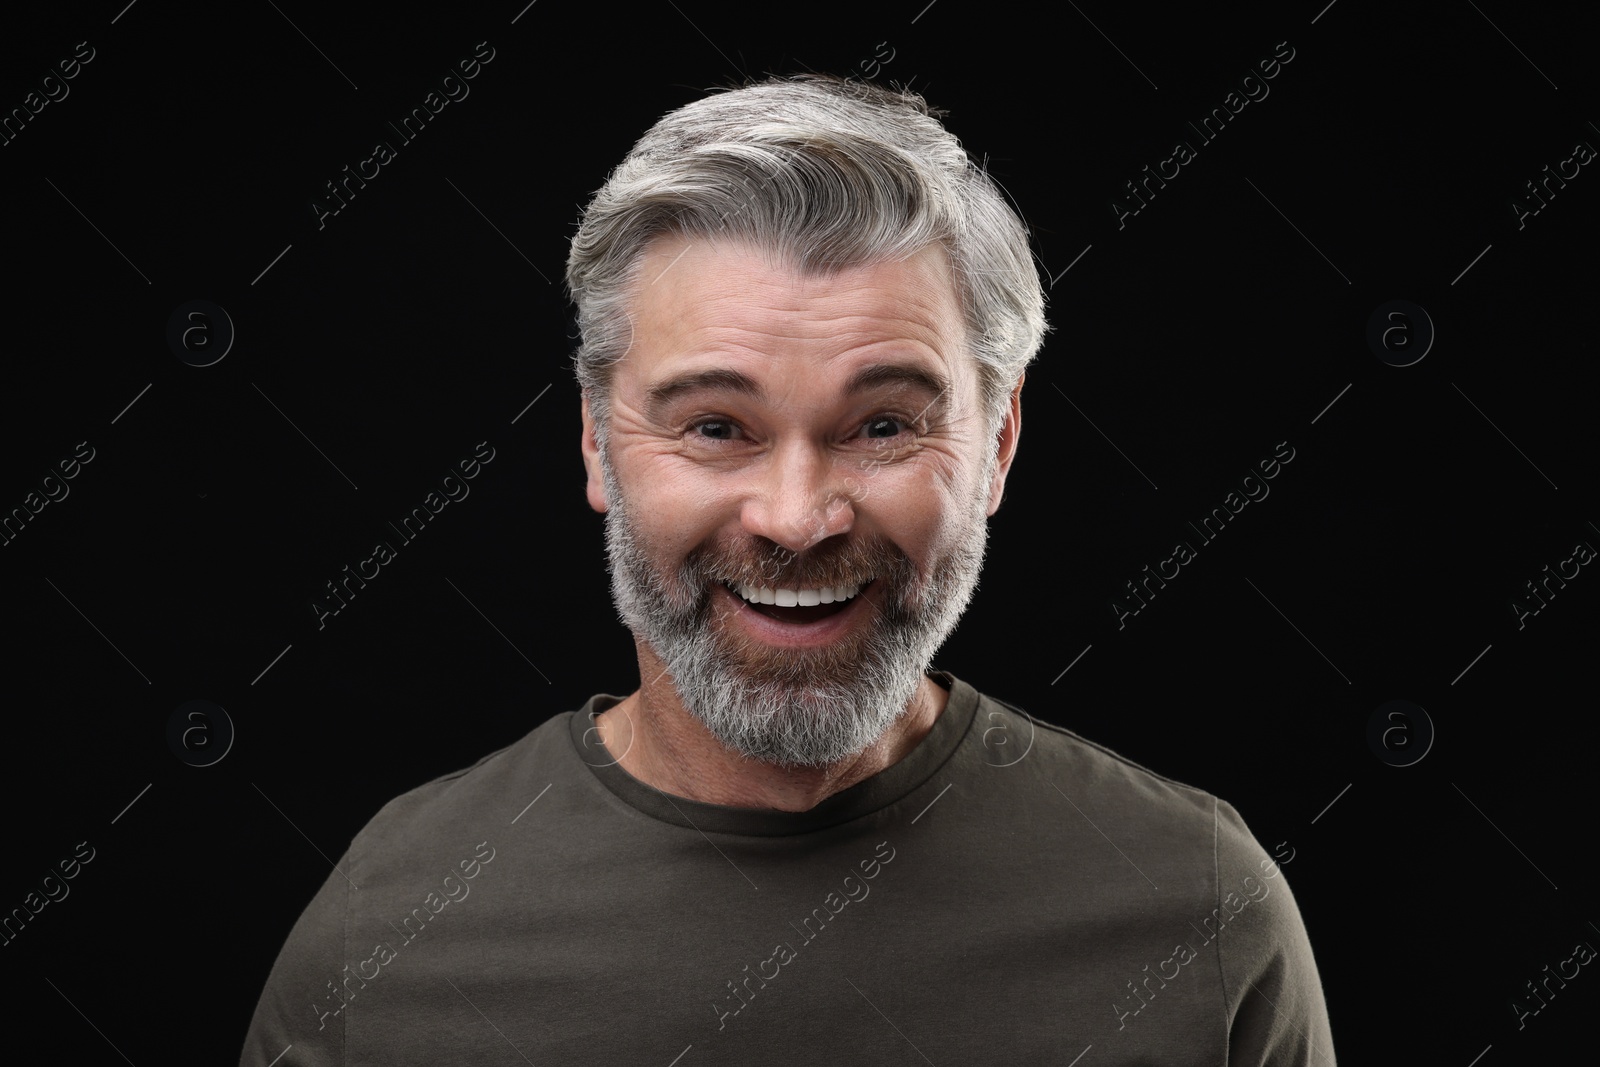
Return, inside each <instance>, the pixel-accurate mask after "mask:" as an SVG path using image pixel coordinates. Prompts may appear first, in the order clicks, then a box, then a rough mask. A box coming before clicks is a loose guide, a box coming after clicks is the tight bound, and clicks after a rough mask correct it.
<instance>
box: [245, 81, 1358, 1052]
mask: <svg viewBox="0 0 1600 1067" xmlns="http://www.w3.org/2000/svg"><path fill="white" fill-rule="evenodd" d="M568 283H569V286H570V288H571V290H572V293H573V296H574V299H575V300H576V302H577V305H578V312H579V325H580V327H581V330H582V335H583V340H582V346H581V348H580V350H579V352H578V356H577V369H578V378H579V383H580V385H581V387H582V394H583V403H582V415H583V436H582V455H583V461H584V465H585V468H586V470H587V474H588V499H589V503H590V504H591V506H593V507H594V508H595V509H597V510H599V511H601V512H604V513H605V516H606V541H607V549H608V552H609V556H610V561H611V574H612V588H613V595H614V597H615V600H616V603H617V607H618V610H619V612H620V614H621V616H622V619H623V621H624V622H625V623H626V624H627V625H628V627H629V628H630V629H631V630H632V632H633V635H634V639H635V643H636V646H637V650H638V658H639V671H640V675H639V677H640V685H639V688H638V689H637V690H636V691H635V692H633V693H632V694H631V695H630V696H628V697H626V698H618V697H614V696H605V695H600V696H596V697H594V698H592V699H591V700H590V701H589V702H588V704H587V705H586V706H585V707H584V708H583V709H582V710H581V711H578V712H576V713H573V712H568V713H565V714H560V715H557V716H556V717H555V718H553V719H551V720H549V721H548V722H546V723H544V724H543V725H541V726H540V727H538V728H537V729H535V730H534V731H533V732H532V733H530V734H528V735H527V736H526V737H525V738H523V739H522V740H521V741H518V742H517V743H515V744H513V745H511V746H509V747H508V748H506V749H503V750H501V751H499V752H496V753H494V754H492V755H490V756H487V757H485V758H484V759H483V760H481V761H479V762H478V763H477V764H476V765H475V766H473V767H471V768H469V769H467V770H465V771H461V772H458V773H456V774H452V775H448V776H446V777H444V778H441V779H439V780H437V781H434V782H431V783H429V784H427V785H424V786H422V787H420V788H418V789H416V790H413V791H412V792H410V793H407V794H405V795H404V796H402V797H400V798H398V799H397V800H395V801H392V802H391V803H390V804H389V805H387V806H386V807H385V808H384V809H383V810H382V811H381V812H380V813H379V814H378V815H377V817H375V818H374V819H373V820H372V822H371V823H370V824H369V825H368V826H367V827H366V828H365V829H364V830H363V831H362V832H361V833H360V834H359V835H357V837H356V839H355V840H354V842H352V844H351V846H350V848H349V850H348V851H347V852H346V853H345V855H344V857H343V858H342V859H341V861H340V862H339V864H338V867H339V869H338V870H336V871H335V872H334V873H333V874H331V875H330V876H329V878H328V880H327V882H326V884H325V885H324V887H323V889H322V890H321V892H319V894H318V895H317V897H316V899H314V900H313V901H312V903H311V905H310V906H309V907H308V908H307V910H306V912H305V914H304V915H303V916H302V918H301V920H300V922H299V923H298V924H297V926H296V927H295V930H294V932H293V934H292V935H291V936H290V939H289V942H288V944H287V945H286V946H285V948H284V950H283V953H282V955H281V956H280V958H279V960H278V962H277V964H276V966H275V967H274V969H273V971H272V974H271V977H270V978H269V979H268V982H267V986H266V990H265V992H264V994H263V996H262V998H261V1002H260V1004H259V1006H258V1007H257V1009H256V1015H255V1019H254V1023H253V1025H252V1027H251V1031H250V1034H249V1037H248V1039H247V1042H246V1046H245V1050H244V1056H243V1062H244V1063H245V1064H251V1065H264V1064H267V1063H269V1062H272V1061H273V1060H274V1058H275V1057H279V1056H281V1057H282V1059H281V1060H278V1062H279V1063H281V1064H284V1065H285V1067H287V1065H290V1064H305V1065H310V1064H319V1065H320V1064H347V1063H349V1064H353V1063H357V1062H360V1063H382V1064H398V1063H443V1062H465V1063H474V1064H491V1063H495V1064H498V1063H505V1064H513V1063H522V1062H528V1063H584V1064H641V1065H642V1064H652V1063H654V1064H661V1065H666V1064H679V1063H681V1064H682V1065H684V1067H698V1065H701V1064H748V1063H752V1062H763V1063H807V1064H811V1063H818V1064H838V1063H864V1064H926V1063H930V1062H931V1063H941V1064H943V1063H952V1064H953V1063H1007V1064H1010V1063H1062V1064H1065V1063H1069V1062H1075V1059H1076V1057H1079V1056H1084V1057H1085V1059H1084V1061H1083V1062H1084V1063H1085V1065H1086V1067H1092V1065H1101V1064H1134V1063H1139V1064H1174V1065H1179V1064H1182V1065H1188V1064H1195V1065H1198V1064H1223V1063H1225V1064H1272V1065H1289V1064H1295V1065H1300V1064H1311V1063H1317V1064H1327V1065H1331V1064H1333V1062H1334V1057H1333V1046H1332V1040H1331V1037H1330V1036H1329V1029H1328V1019H1327V1012H1326V1009H1325V1007H1324V1003H1323V999H1322V991H1321V986H1320V980H1319V978H1318V974H1317V969H1316V964H1315V962H1314V960H1313V957H1312V954H1311V950H1310V946H1309V944H1308V942H1307V938H1306V933H1305V929H1304V927H1303V925H1302V922H1301V919H1300V915H1299V912H1298V910H1297V908H1296V905H1295V902H1294V898H1293V896H1292V895H1291V894H1290V892H1289V888H1288V886H1287V884H1286V882H1285V880H1284V879H1283V877H1282V876H1281V874H1280V872H1279V870H1278V862H1277V861H1275V860H1274V859H1273V858H1271V857H1268V856H1267V854H1266V852H1265V851H1264V850H1263V849H1262V848H1261V846H1260V845H1259V844H1258V843H1257V842H1256V841H1255V839H1254V838H1253V837H1252V836H1251V834H1250V832H1249V830H1248V829H1247V828H1246V826H1245V824H1244V822H1243V821H1242V820H1241V819H1240V817H1239V815H1238V813H1237V812H1236V811H1234V809H1233V808H1231V807H1230V806H1228V805H1227V804H1226V803H1224V802H1222V801H1220V800H1218V799H1217V798H1215V797H1212V796H1210V795H1209V794H1206V793H1204V792H1201V791H1200V790H1197V789H1193V788H1190V787H1188V786H1184V785H1181V784H1179V783H1176V782H1173V781H1170V780H1168V779H1165V778H1162V777H1160V776H1158V775H1156V774H1153V773H1151V772H1149V771H1146V770H1144V769H1143V768H1141V767H1138V766H1136V765H1134V764H1132V763H1130V762H1129V761H1127V760H1125V759H1122V758H1121V757H1119V756H1117V755H1115V754H1113V753H1110V752H1108V751H1106V750H1104V749H1101V748H1099V747H1097V746H1095V745H1093V744H1091V743H1089V742H1086V741H1084V740H1082V739H1081V738H1078V737H1077V736H1076V735H1074V734H1071V733H1069V732H1067V731H1065V730H1062V729H1058V728H1055V727H1052V726H1049V725H1046V724H1044V723H1040V722H1037V721H1035V720H1033V719H1031V718H1029V717H1028V716H1027V715H1025V714H1023V713H1022V712H1020V711H1018V710H1016V709H1014V708H1011V707H1009V706H1008V705H1005V704H1002V703H1000V702H999V701H996V700H993V699H991V698H989V697H987V696H983V695H980V694H978V693H977V692H976V691H975V690H974V689H973V688H972V687H971V686H970V685H968V684H966V683H964V682H962V681H960V680H959V679H957V678H955V677H954V676H952V675H950V674H949V673H945V672H940V671H934V670H932V669H931V661H932V658H933V655H934V653H935V651H936V650H937V649H938V648H939V646H940V645H941V644H942V642H943V641H944V639H945V638H946V636H947V635H948V634H949V633H950V632H951V630H952V629H953V628H954V626H955V624H956V621H957V619H958V618H959V617H960V615H961V613H962V611H963V610H964V609H965V607H966V605H967V603H968V601H969V599H970V597H971V595H972V593H973V590H974V588H975V586H976V584H977V579H978V572H979V568H980V565H981V562H982V559H983V554H984V545H985V535H986V520H987V518H988V516H990V515H992V514H993V513H994V512H995V510H996V509H997V508H998V507H999V504H1000V501H1001V496H1002V491H1003V489H1004V486H1005V480H1006V476H1007V474H1008V473H1009V471H1010V469H1011V465H1012V462H1013V460H1014V458H1015V456H1016V450H1017V443H1018V436H1019V433H1020V430H1021V388H1022V379H1023V370H1024V367H1025V366H1026V365H1027V363H1028V362H1029V361H1030V360H1031V359H1032V358H1033V356H1034V354H1035V352H1036V351H1037V349H1038V347H1039V345H1040V342H1041V339H1042V336H1043V333H1044V330H1045V323H1044V317H1043V303H1044V301H1043V296H1042V293H1041V289H1040V285H1039V281H1038V276H1037V274H1036V273H1035V271H1034V269H1033V266H1032V263H1031V260H1030V256H1029V251H1028V245H1027V237H1026V232H1025V230H1024V228H1023V226H1022V223H1021V222H1020V220H1019V219H1018V218H1017V217H1016V215H1015V214H1014V213H1013V212H1012V211H1011V210H1010V208H1009V207H1008V206H1007V205H1006V203H1005V201H1004V199H1003V197H1002V196H1001V195H1000V194H999V193H998V191H997V190H996V188H995V186H994V185H993V184H992V182H990V180H989V179H988V178H987V176H986V175H985V174H983V172H982V171H981V170H979V169H978V168H976V167H975V166H974V165H973V164H972V163H971V162H970V160H969V159H968V157H967V155H966V153H965V152H964V151H963V150H962V148H961V147H960V145H959V143H958V142H957V141H956V140H955V139H954V138H953V137H952V136H951V135H950V134H948V133H947V132H946V131H945V130H944V128H943V127H942V125H941V124H940V123H939V122H938V120H937V118H936V117H935V116H934V114H933V113H931V112H930V111H929V109H928V108H927V107H926V105H925V104H924V103H923V102H922V101H921V99H920V98H918V97H916V96H912V95H909V94H901V93H895V92H890V91H887V90H883V89H878V88H875V87H871V86H868V85H862V84H855V83H851V82H845V81H840V80H838V79H831V78H823V77H807V78H799V79H789V80H783V79H774V80H772V81H769V82H766V83H763V84H758V85H752V86H748V87H745V88H743V89H739V90H735V91H729V92H724V93H720V94H716V95H713V96H711V97H709V98H707V99H704V100H700V101H698V102H696V103H693V104H690V105H688V106H686V107H684V108H681V109H679V110H678V111H675V112H673V113H672V114H669V115H667V116H666V117H665V118H663V119H662V120H661V121H660V122H659V123H658V124H657V125H656V126H655V127H654V128H653V129H651V130H650V131H649V132H648V133H646V134H645V136H644V137H643V139H641V141H640V142H639V143H638V145H636V146H635V147H634V149H633V150H632V152H630V153H629V155H628V157H627V159H626V160H625V161H624V162H623V163H622V165H621V166H620V167H618V168H617V170H616V171H615V172H614V173H613V174H612V175H611V176H610V178H609V179H608V181H607V182H606V185H605V186H604V188H602V189H601V190H600V191H599V193H597V194H596V196H595V198H594V200H593V201H592V203H591V204H590V206H589V208H588V209H587V211H586V212H585V215H584V219H583V223H582V225H581V227H580V229H579V231H578V233H577V235H576V236H575V238H574V239H573V244H572V251H571V257H570V259H569V263H568ZM1290 858H1292V852H1290V854H1289V855H1288V856H1284V855H1283V854H1282V853H1280V854H1279V855H1278V857H1277V860H1278V861H1284V860H1287V859H1290ZM869 904H870V905H871V907H868V906H867V905H869ZM1091 1049H1092V1051H1090V1050H1091Z"/></svg>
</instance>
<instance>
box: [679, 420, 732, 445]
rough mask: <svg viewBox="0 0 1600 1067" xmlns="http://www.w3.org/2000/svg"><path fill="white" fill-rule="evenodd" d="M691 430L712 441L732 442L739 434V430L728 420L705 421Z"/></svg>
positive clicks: (698, 423) (696, 424)
mask: <svg viewBox="0 0 1600 1067" xmlns="http://www.w3.org/2000/svg"><path fill="white" fill-rule="evenodd" d="M690 429H691V430H692V431H693V432H695V433H697V434H698V435H699V436H701V437H703V438H705V439H707V440H712V441H732V440H734V438H735V435H736V434H737V433H738V432H739V428H738V427H737V426H735V425H734V424H733V423H731V422H729V421H728V420H727V419H704V420H702V421H700V422H697V423H695V424H694V425H693V426H692V427H690Z"/></svg>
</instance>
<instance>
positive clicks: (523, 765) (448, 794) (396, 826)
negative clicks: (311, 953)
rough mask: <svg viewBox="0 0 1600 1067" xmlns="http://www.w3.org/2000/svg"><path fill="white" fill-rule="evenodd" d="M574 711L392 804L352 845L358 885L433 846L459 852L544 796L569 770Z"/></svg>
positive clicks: (408, 860) (353, 875) (405, 862)
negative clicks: (563, 771) (566, 760)
mask: <svg viewBox="0 0 1600 1067" xmlns="http://www.w3.org/2000/svg"><path fill="white" fill-rule="evenodd" d="M574 714H576V713H575V712H572V711H564V712H560V713H558V714H556V715H554V716H552V717H551V718H550V719H547V720H546V721H545V722H543V723H541V724H540V725H539V726H537V727H535V728H534V729H533V730H531V731H529V732H528V733H527V734H525V735H523V736H522V737H520V738H518V739H517V740H516V741H514V742H512V743H511V744H509V745H506V746H505V747H503V748H499V749H496V750H495V751H493V752H490V753H488V754H487V755H485V756H483V757H482V758H480V759H479V760H477V761H476V762H475V763H473V764H471V765H470V766H467V767H463V768H461V769H459V770H455V771H451V772H449V773H447V774H442V775H440V776H438V777H437V778H434V779H431V780H430V781H427V782H423V783H422V784H421V785H418V786H416V787H414V788H412V789H408V790H407V791H406V792H404V793H401V794H400V795H399V796H397V797H395V798H393V799H392V800H390V801H388V802H387V803H386V804H384V805H383V806H382V807H381V808H379V809H378V812H377V813H376V814H375V815H373V817H372V818H371V819H370V820H368V822H367V824H366V825H365V826H364V827H362V828H361V830H360V831H359V832H358V833H357V834H356V836H355V838H354V839H353V840H352V841H351V843H350V850H349V858H350V862H351V865H352V866H353V867H354V868H356V871H353V872H352V877H354V878H355V880H356V884H358V885H365V884H366V883H365V882H363V881H362V878H361V875H362V874H365V875H366V876H367V877H368V878H369V879H371V878H373V877H374V876H377V875H381V874H382V873H383V872H384V869H385V868H388V867H390V866H392V865H400V866H404V865H406V864H408V863H410V862H413V861H414V860H415V859H416V858H418V857H417V853H418V852H419V851H428V850H429V849H430V845H431V844H432V843H440V844H441V845H443V844H446V843H447V844H448V845H449V847H451V848H452V849H454V848H457V847H458V846H459V845H460V844H461V843H462V842H463V841H467V840H468V839H469V838H470V839H471V840H472V841H477V840H478V839H479V838H481V837H482V836H483V834H484V828H485V827H486V826H505V825H507V824H508V823H510V822H511V820H512V819H513V818H514V817H516V816H517V814H518V811H519V809H521V808H522V807H523V805H526V804H529V803H530V802H532V801H534V800H535V799H536V797H537V796H538V795H539V790H540V789H542V788H543V787H544V786H545V785H546V784H548V782H549V778H550V775H551V774H553V773H557V772H558V771H559V770H561V769H563V767H564V762H563V758H564V757H565V756H567V755H568V753H567V752H566V751H565V750H566V749H570V747H571V744H572V742H571V738H570V731H571V726H570V720H571V718H572V716H573V715H574ZM541 775H542V776H543V779H544V780H543V781H541V780H540V778H541ZM501 816H504V817H503V818H502V817H501ZM451 862H452V863H453V862H454V861H453V860H452V861H451ZM357 872H359V873H357Z"/></svg>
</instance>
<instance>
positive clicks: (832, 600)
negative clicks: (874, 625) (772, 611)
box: [733, 582, 861, 608]
mask: <svg viewBox="0 0 1600 1067" xmlns="http://www.w3.org/2000/svg"><path fill="white" fill-rule="evenodd" d="M733 588H734V590H735V591H736V592H737V593H738V594H739V595H740V596H741V597H743V598H744V599H746V600H748V601H749V602H750V603H752V604H772V605H774V606H776V607H780V608H793V607H812V606H813V605H816V604H840V603H843V602H844V601H846V600H849V599H851V598H852V597H854V596H855V595H856V594H858V593H860V592H861V586H860V585H838V586H826V585H825V586H822V587H821V588H818V589H776V588H772V587H768V586H759V585H752V584H750V583H748V582H740V583H739V584H737V585H735V586H733Z"/></svg>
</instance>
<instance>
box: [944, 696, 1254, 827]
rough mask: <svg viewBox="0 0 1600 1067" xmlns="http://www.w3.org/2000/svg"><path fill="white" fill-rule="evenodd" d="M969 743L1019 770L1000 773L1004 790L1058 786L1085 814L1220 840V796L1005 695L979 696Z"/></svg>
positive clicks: (980, 758) (979, 757)
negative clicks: (1217, 833)
mask: <svg viewBox="0 0 1600 1067" xmlns="http://www.w3.org/2000/svg"><path fill="white" fill-rule="evenodd" d="M958 684H963V683H958ZM966 748H967V749H968V750H969V753H968V759H969V760H975V761H977V762H979V763H980V764H983V765H987V766H989V767H993V768H996V769H1001V770H1005V771H1008V772H1017V773H1016V777H1015V780H1012V779H1009V778H1001V777H1000V776H996V779H995V780H996V781H997V782H998V783H1000V785H1001V787H1002V788H1011V789H1022V788H1028V787H1035V788H1040V787H1042V788H1044V789H1046V790H1054V791H1058V792H1060V793H1062V794H1063V795H1064V796H1065V797H1066V798H1067V799H1068V800H1069V801H1070V802H1072V803H1073V804H1074V805H1075V806H1078V807H1079V808H1080V810H1082V811H1083V812H1084V813H1085V814H1090V813H1091V812H1092V811H1098V812H1101V813H1104V814H1105V815H1107V816H1110V817H1113V818H1119V819H1122V820H1126V821H1129V822H1134V823H1137V824H1139V825H1140V826H1141V827H1143V828H1146V829H1148V828H1151V827H1154V826H1157V825H1165V826H1169V827H1171V828H1172V829H1173V830H1175V831H1178V832H1181V833H1182V834H1183V835H1184V837H1185V838H1186V839H1188V840H1189V841H1195V840H1196V839H1197V838H1199V837H1203V838H1204V839H1205V845H1206V847H1207V849H1208V850H1209V849H1210V847H1211V845H1212V843H1213V837H1214V836H1215V833H1214V831H1215V826H1216V824H1217V820H1218V818H1219V808H1218V805H1219V804H1221V803H1222V802H1221V801H1219V800H1218V798H1217V797H1216V796H1214V795H1213V794H1211V793H1209V792H1207V791H1206V790H1204V789H1200V788H1197V787H1196V786H1192V785H1189V784H1187V783H1185V782H1180V781H1178V780H1177V779H1175V778H1170V777H1168V776H1166V775H1164V774H1160V773H1158V772H1156V771H1154V770H1151V769H1150V768H1149V767H1145V766H1143V765H1142V764H1140V763H1137V762H1135V761H1134V760H1132V759H1129V758H1128V757H1127V756H1124V755H1122V754H1121V753H1119V752H1116V751H1113V750H1112V749H1110V748H1108V747H1106V746H1105V745H1102V744H1100V743H1098V742H1095V741H1091V740H1089V739H1088V738H1086V737H1083V736H1082V735H1081V734H1078V733H1076V732H1074V731H1072V730H1069V729H1067V728H1066V727H1063V726H1057V725H1055V724H1054V723H1049V722H1045V721H1044V720H1042V719H1039V718H1036V717H1035V716H1033V715H1031V714H1029V713H1028V712H1026V711H1024V710H1023V709H1022V708H1020V707H1017V706H1016V705H1014V704H1010V703H1007V702H1006V701H1004V700H1001V699H999V698H997V697H993V696H990V695H988V694H984V693H979V694H977V711H976V713H975V714H974V717H973V722H972V729H971V735H970V736H969V737H968V739H967V745H966ZM1224 806H1225V805H1224ZM1228 811H1229V812H1232V809H1231V808H1229V809H1228ZM1235 817H1236V814H1235ZM1241 825H1242V823H1241Z"/></svg>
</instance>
